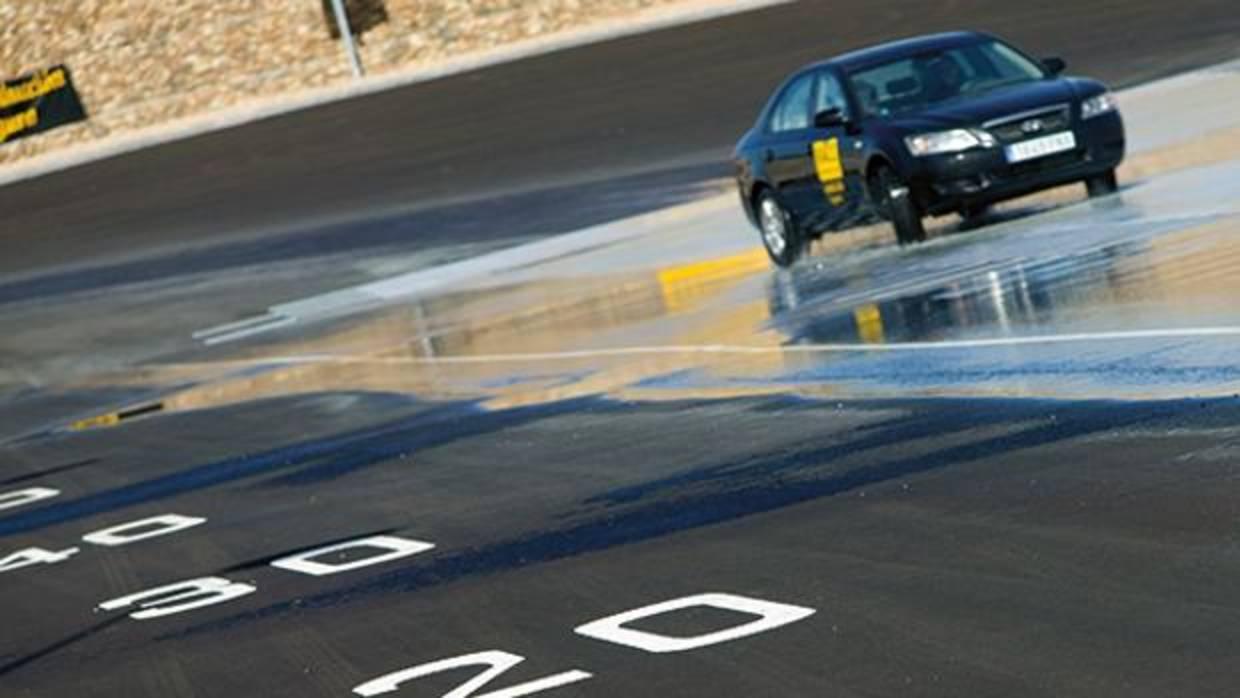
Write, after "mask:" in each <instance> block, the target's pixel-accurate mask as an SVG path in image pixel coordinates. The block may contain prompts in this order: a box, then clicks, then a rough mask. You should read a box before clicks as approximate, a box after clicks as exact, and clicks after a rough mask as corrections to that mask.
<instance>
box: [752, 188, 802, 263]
mask: <svg viewBox="0 0 1240 698" xmlns="http://www.w3.org/2000/svg"><path fill="white" fill-rule="evenodd" d="M758 227H759V230H760V232H761V233H762V245H763V246H764V247H766V253H767V254H768V255H770V257H771V261H772V262H774V263H775V264H777V265H779V266H781V267H790V266H792V265H793V264H794V263H795V262H796V261H797V260H798V259H800V257H801V255H802V253H804V252H805V247H806V244H805V236H804V234H803V233H802V232H801V230H800V229H799V228H798V227H797V225H796V223H795V222H794V221H793V220H792V216H790V215H788V212H787V211H785V210H784V207H783V206H781V205H780V204H779V200H778V199H776V198H775V193H774V192H772V191H770V190H767V191H764V192H762V193H761V194H760V195H759V196H758Z"/></svg>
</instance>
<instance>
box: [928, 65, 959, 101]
mask: <svg viewBox="0 0 1240 698" xmlns="http://www.w3.org/2000/svg"><path fill="white" fill-rule="evenodd" d="M925 75H926V78H927V80H926V97H927V98H928V100H929V101H930V102H938V101H942V100H945V99H951V98H952V97H955V96H957V95H959V94H960V90H961V88H963V87H964V84H965V82H967V80H966V78H965V74H964V70H962V69H961V68H960V64H959V63H957V62H956V61H955V59H953V58H952V57H951V56H938V57H936V58H934V59H931V60H930V61H929V62H928V63H927V64H926V66H925Z"/></svg>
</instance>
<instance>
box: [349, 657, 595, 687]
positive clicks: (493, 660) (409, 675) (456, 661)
mask: <svg viewBox="0 0 1240 698" xmlns="http://www.w3.org/2000/svg"><path fill="white" fill-rule="evenodd" d="M523 661H525V658H524V657H521V656H519V655H515V654H511V653H508V652H500V651H499V650H490V651H487V652H476V653H474V654H466V655H462V656H460V657H452V658H451V659H441V660H439V661H437V662H430V663H429V664H419V665H418V666H415V667H410V668H408V669H402V670H400V671H397V672H393V673H391V674H387V675H386V676H380V677H379V678H377V679H373V680H371V681H367V682H366V683H364V684H362V685H360V686H358V687H357V688H355V689H353V692H354V693H356V694H357V695H359V696H377V695H381V694H384V693H391V692H393V691H395V690H396V689H398V688H400V686H401V684H403V683H406V682H408V681H412V680H414V679H418V678H421V677H423V676H430V675H431V674H438V673H439V672H441V671H450V670H452V669H460V668H463V667H472V666H478V667H483V666H485V667H488V669H487V670H486V671H483V672H482V673H480V674H478V675H477V676H475V677H474V678H472V679H470V680H469V681H467V682H465V683H463V684H461V685H460V686H457V687H456V688H454V689H453V690H452V691H451V692H450V693H445V694H444V695H443V698H517V697H518V696H528V695H530V694H532V693H541V692H542V691H549V690H551V689H553V688H559V687H560V686H567V685H568V684H570V683H577V682H578V681H585V680H586V679H588V678H591V676H592V674H590V673H589V672H586V671H580V670H577V669H574V670H572V671H566V672H563V673H561V674H556V675H554V676H547V677H545V678H541V679H536V680H534V681H527V682H525V683H523V684H521V685H519V686H513V687H511V688H505V689H502V690H499V691H491V692H489V693H479V694H476V695H475V693H474V691H477V690H478V689H480V688H482V687H484V686H486V685H487V684H489V683H491V681H493V680H495V679H496V678H498V677H499V676H500V675H501V674H503V673H504V672H506V671H508V670H509V669H511V668H513V667H515V666H516V665H518V664H520V663H521V662H523Z"/></svg>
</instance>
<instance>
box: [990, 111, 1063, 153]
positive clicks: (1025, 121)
mask: <svg viewBox="0 0 1240 698" xmlns="http://www.w3.org/2000/svg"><path fill="white" fill-rule="evenodd" d="M1071 127H1072V116H1071V114H1070V112H1069V107H1067V106H1066V105H1065V106H1057V107H1050V108H1047V109H1044V110H1041V111H1034V112H1028V113H1025V114H1018V115H1014V116H1009V117H1003V118H1001V119H996V120H994V121H991V122H988V123H987V124H986V125H985V128H986V130H988V131H990V133H991V134H992V135H994V137H995V138H997V139H999V142H1000V143H1002V144H1004V145H1007V144H1009V143H1019V142H1020V141H1024V140H1028V139H1030V138H1037V137H1039V136H1045V135H1048V134H1051V133H1058V132H1060V131H1063V130H1066V129H1068V128H1071Z"/></svg>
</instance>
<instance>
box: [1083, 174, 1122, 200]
mask: <svg viewBox="0 0 1240 698" xmlns="http://www.w3.org/2000/svg"><path fill="white" fill-rule="evenodd" d="M1085 189H1086V190H1087V191H1088V192H1089V198H1091V199H1096V198H1098V197H1100V196H1109V195H1111V194H1114V193H1115V192H1117V191H1119V179H1118V178H1117V177H1116V176H1115V170H1108V171H1106V172H1104V173H1102V174H1100V175H1094V176H1093V177H1090V178H1089V179H1086V180H1085Z"/></svg>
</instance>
